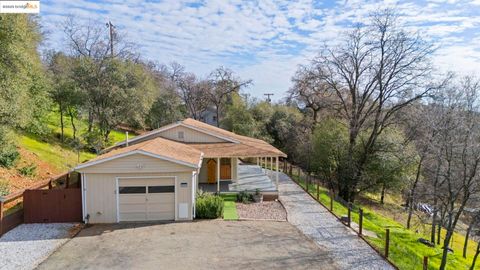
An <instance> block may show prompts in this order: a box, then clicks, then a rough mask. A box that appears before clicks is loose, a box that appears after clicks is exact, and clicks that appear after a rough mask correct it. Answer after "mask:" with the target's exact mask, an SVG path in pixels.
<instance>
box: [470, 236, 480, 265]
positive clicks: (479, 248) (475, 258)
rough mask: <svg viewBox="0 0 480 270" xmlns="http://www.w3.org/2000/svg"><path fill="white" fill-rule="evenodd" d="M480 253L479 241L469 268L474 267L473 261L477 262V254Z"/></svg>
mask: <svg viewBox="0 0 480 270" xmlns="http://www.w3.org/2000/svg"><path fill="white" fill-rule="evenodd" d="M479 253H480V242H479V243H478V245H477V251H476V252H475V256H474V257H473V261H472V265H471V266H470V270H474V269H475V263H476V262H477V257H478V254H479Z"/></svg>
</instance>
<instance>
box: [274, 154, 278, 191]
mask: <svg viewBox="0 0 480 270" xmlns="http://www.w3.org/2000/svg"><path fill="white" fill-rule="evenodd" d="M275 164H276V165H277V173H276V175H275V186H276V187H277V191H278V156H277V157H276V160H275Z"/></svg>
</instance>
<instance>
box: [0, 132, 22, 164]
mask: <svg viewBox="0 0 480 270" xmlns="http://www.w3.org/2000/svg"><path fill="white" fill-rule="evenodd" d="M19 156H20V154H19V153H18V151H17V147H16V146H15V144H14V143H13V136H12V132H11V131H9V130H8V129H6V128H4V127H0V166H2V167H5V168H10V167H13V166H14V165H15V163H16V162H17V160H18V158H19Z"/></svg>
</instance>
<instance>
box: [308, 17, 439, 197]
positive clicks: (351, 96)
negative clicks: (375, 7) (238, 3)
mask: <svg viewBox="0 0 480 270" xmlns="http://www.w3.org/2000/svg"><path fill="white" fill-rule="evenodd" d="M431 53H432V47H431V46H430V44H428V43H426V42H425V41H424V40H423V39H422V38H421V37H420V36H418V35H415V34H411V33H409V32H407V31H405V30H403V29H402V28H401V27H400V26H399V25H398V24H397V19H396V16H395V15H394V14H393V12H392V11H391V10H384V11H382V12H379V13H375V14H373V15H372V18H371V20H370V24H369V25H365V26H359V27H357V28H356V29H355V30H354V31H352V32H350V33H349V34H348V36H347V38H346V40H345V41H344V42H343V43H341V44H340V45H338V46H335V47H327V48H325V49H324V50H323V51H322V52H321V54H320V56H319V57H318V58H317V59H316V60H315V61H314V65H317V66H318V68H317V70H321V71H322V74H320V78H321V79H322V82H324V83H325V84H326V85H327V86H328V87H329V88H330V91H333V92H334V93H335V94H336V99H337V100H338V103H339V105H338V106H337V110H338V114H339V115H341V116H342V117H343V118H345V120H346V122H347V124H348V130H349V147H348V157H349V158H348V159H347V160H346V162H345V164H344V166H342V168H341V169H340V171H339V173H340V181H339V186H338V188H339V195H340V196H341V197H342V198H343V199H345V200H347V201H350V200H354V197H355V195H356V190H357V186H358V184H359V183H360V181H362V180H364V177H363V172H364V169H365V165H366V164H367V162H368V160H369V158H370V157H371V156H372V154H373V153H374V151H375V144H376V143H377V138H378V137H379V135H380V134H382V132H383V131H384V130H385V128H387V127H388V126H390V125H393V124H395V117H394V116H395V115H396V114H397V113H398V112H399V111H401V110H402V109H404V108H405V107H406V106H409V105H410V104H411V103H413V102H414V101H416V100H419V99H422V98H423V97H425V96H426V95H427V94H428V93H429V92H430V91H431V90H432V88H433V87H432V86H430V85H428V84H426V83H425V81H426V78H428V77H429V75H430V71H431V66H430V62H429V57H430V55H431ZM360 137H362V139H360Z"/></svg>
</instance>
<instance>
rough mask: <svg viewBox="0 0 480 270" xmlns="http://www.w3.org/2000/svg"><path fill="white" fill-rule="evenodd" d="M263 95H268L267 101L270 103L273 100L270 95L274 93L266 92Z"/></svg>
mask: <svg viewBox="0 0 480 270" xmlns="http://www.w3.org/2000/svg"><path fill="white" fill-rule="evenodd" d="M263 95H264V96H267V102H268V103H270V102H272V99H271V98H270V97H271V96H273V95H274V94H273V93H266V94H263Z"/></svg>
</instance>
